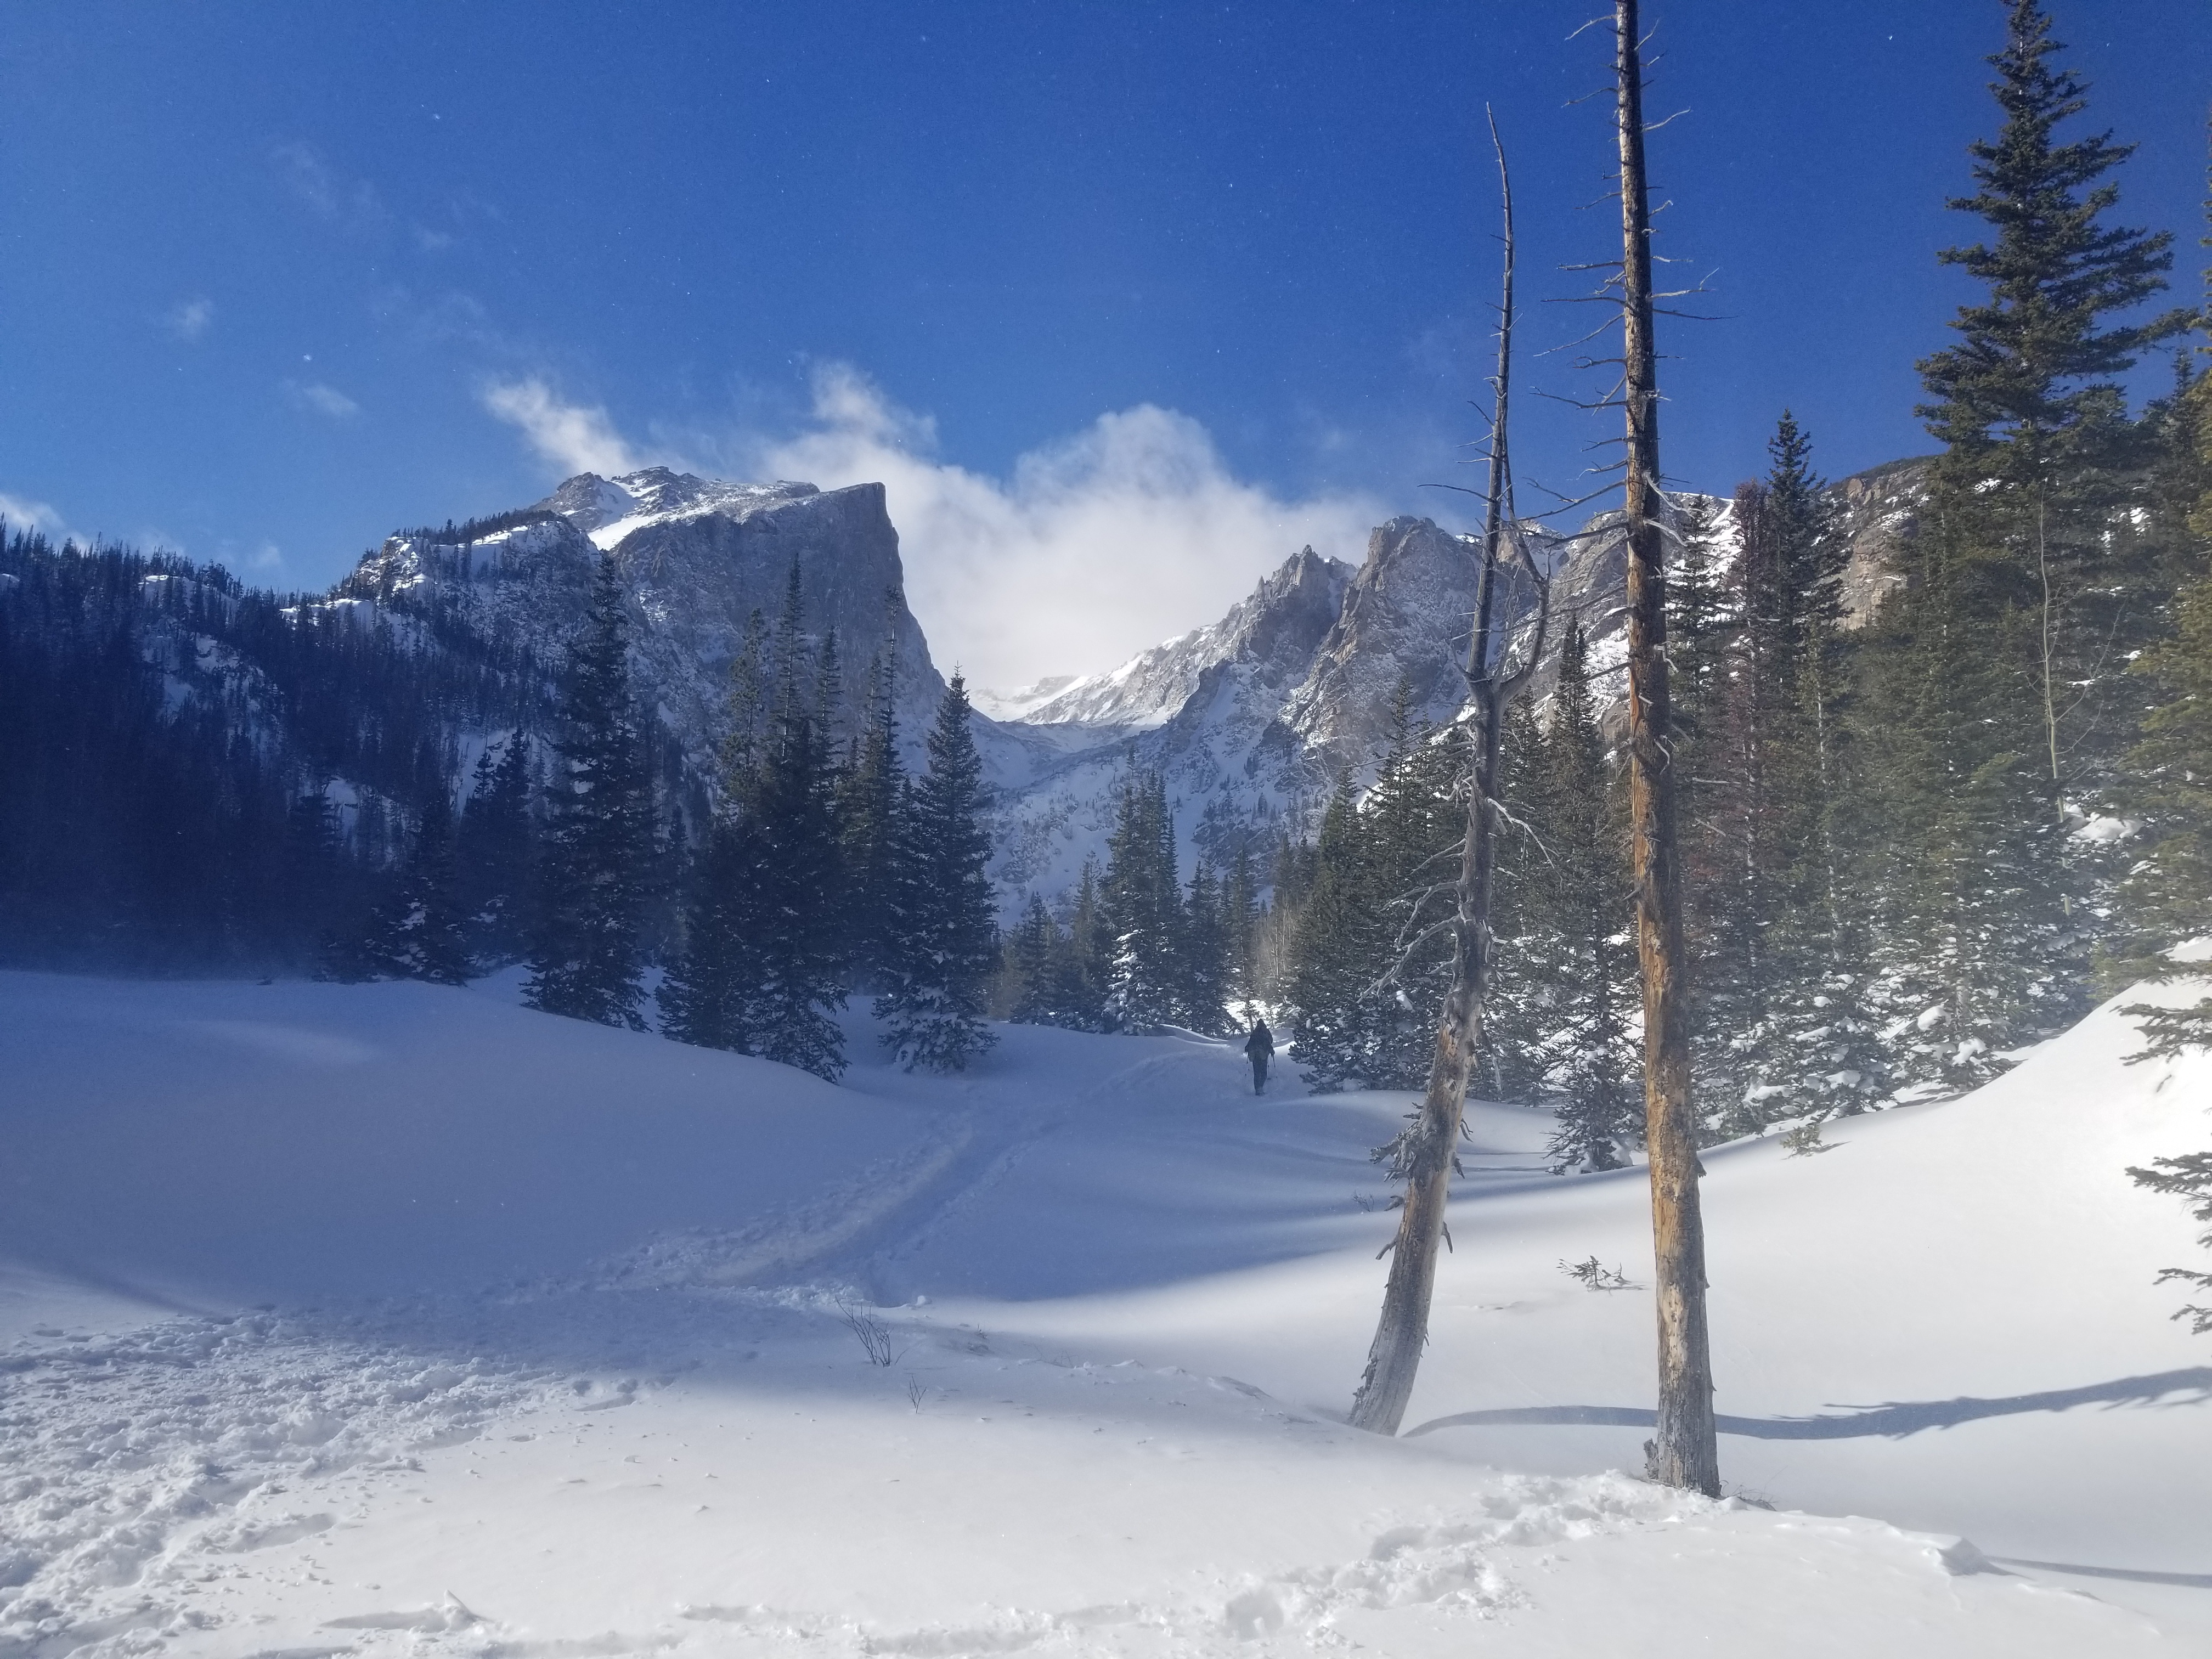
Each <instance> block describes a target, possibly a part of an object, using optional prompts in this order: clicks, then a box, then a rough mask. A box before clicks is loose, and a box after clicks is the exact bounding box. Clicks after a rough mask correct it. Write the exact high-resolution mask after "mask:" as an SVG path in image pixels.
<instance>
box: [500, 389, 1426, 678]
mask: <svg viewBox="0 0 2212 1659" xmlns="http://www.w3.org/2000/svg"><path fill="white" fill-rule="evenodd" d="M811 392H812V402H811V409H810V410H809V412H808V414H807V416H806V417H805V419H803V420H802V421H800V422H798V423H797V427H798V429H797V430H793V431H786V432H782V433H771V434H762V433H757V432H752V433H740V434H736V435H731V434H727V433H724V434H712V433H700V432H690V433H684V432H679V431H676V430H673V429H671V430H666V431H664V430H661V429H658V428H657V429H656V430H655V431H654V433H653V439H652V441H651V453H649V454H648V453H647V452H646V451H645V450H643V449H641V448H640V447H637V446H635V445H633V444H632V443H631V442H630V441H629V440H628V439H626V438H624V437H623V435H622V434H621V433H620V432H619V431H618V430H617V428H616V427H615V424H614V422H613V421H612V420H611V418H610V417H609V416H608V414H607V411H606V410H605V409H604V408H602V407H600V406H599V405H597V404H577V403H570V402H568V401H566V400H565V399H564V398H562V397H561V396H560V395H559V394H558V393H557V392H555V391H554V390H553V389H552V387H551V386H550V385H549V384H548V383H547V382H546V381H545V380H543V379H539V378H537V377H531V378H528V379H524V380H511V381H500V382H495V383H493V384H492V385H490V386H487V387H486V388H485V391H484V392H483V403H484V407H485V408H487V409H488V410H490V411H491V412H492V413H493V414H495V415H496V416H499V418H500V419H501V420H503V421H506V422H509V423H510V424H511V425H513V426H514V427H515V428H517V429H518V430H520V432H521V433H522V435H523V436H524V437H525V438H526V440H527V441H528V442H529V444H530V446H531V447H532V449H533V450H535V451H536V452H537V453H538V455H539V456H540V457H541V458H542V459H544V460H546V461H547V462H549V463H550V464H551V465H553V466H554V467H556V468H557V469H559V470H561V471H562V472H564V473H569V474H573V473H576V472H597V473H599V474H600V475H602V476H603V477H604V476H607V475H611V474H618V473H622V472H627V471H634V470H635V469H636V468H637V467H639V466H641V465H646V464H647V462H648V461H649V460H658V461H663V462H665V463H666V464H667V465H671V466H678V467H682V468H684V469H687V470H689V471H696V472H702V473H707V474H710V475H714V476H720V477H730V478H746V477H750V478H757V479H769V478H797V479H805V480H806V481H808V482H809V483H816V484H818V485H820V486H821V487H822V488H823V489H836V488H838V487H840V486H842V485H845V484H854V483H881V484H883V485H884V487H885V489H886V491H887V493H888V496H889V501H890V513H891V521H892V522H893V523H894V524H895V525H896V526H897V527H898V532H899V544H900V549H901V552H902V556H903V559H904V562H905V565H906V576H907V597H908V602H909V603H910V604H911V605H912V606H913V608H914V611H915V616H916V617H919V618H920V619H921V623H922V626H923V628H924V629H925V630H926V631H927V633H928V635H929V641H930V649H931V652H932V653H933V655H934V656H935V657H936V658H937V659H938V662H939V665H940V666H941V667H943V668H945V669H946V670H948V671H949V670H950V669H951V667H952V666H953V665H955V664H958V665H961V666H962V667H963V668H965V669H966V671H967V672H968V675H969V678H970V679H972V680H973V681H975V683H976V684H979V685H986V686H995V687H1000V688H1006V689H1011V688H1012V687H1014V686H1018V685H1023V684H1029V683H1030V682H1032V681H1035V680H1037V679H1041V678H1044V677H1045V676H1047V675H1049V674H1074V673H1089V672H1097V671H1102V670H1104V669H1108V668H1111V667H1114V666H1115V665H1118V664H1120V663H1121V662H1123V661H1125V660H1127V659H1128V658H1129V657H1132V656H1133V655H1135V654H1136V653H1138V652H1139V651H1141V650H1143V649H1145V648H1146V647H1148V646H1152V645H1156V644H1158V642H1159V641H1162V640H1164V639H1171V638H1173V637H1174V636H1175V635H1177V634H1181V633H1184V632H1187V631H1188V630H1189V629H1193V628H1199V627H1203V626H1204V625H1205V624H1206V623H1210V622H1213V621H1215V620H1216V619H1218V617H1220V616H1221V615H1222V614H1223V612H1225V611H1227V610H1228V609H1229V607H1230V606H1231V605H1234V604H1235V603H1236V602H1237V600H1238V599H1242V598H1243V597H1244V596H1245V595H1246V594H1247V593H1249V592H1250V591H1251V589H1252V587H1253V586H1254V585H1255V584H1256V583H1257V582H1258V581H1259V580H1260V578H1261V577H1262V576H1263V575H1265V574H1267V572H1269V571H1270V570H1273V568H1276V567H1277V566H1278V565H1279V564H1281V563H1282V562H1283V561H1284V560H1285V559H1287V558H1289V557H1290V556H1291V555H1293V554H1295V553H1296V552H1297V550H1299V549H1300V548H1301V547H1304V546H1307V545H1311V546H1312V547H1313V548H1315V549H1316V550H1317V551H1319V552H1321V553H1323V554H1327V555H1334V556H1337V557H1341V558H1351V559H1357V558H1358V557H1359V556H1360V555H1361V553H1362V552H1363V550H1364V547H1365V544H1366V538H1367V532H1368V529H1369V527H1370V526H1372V525H1374V524H1376V523H1377V522H1379V521H1380V520H1381V519H1382V518H1383V517H1384V516H1385V510H1384V508H1383V506H1382V505H1381V504H1380V503H1379V502H1377V501H1374V500H1372V499H1370V498H1368V497H1366V496H1364V495H1353V494H1345V493H1336V494H1318V495H1310V496H1298V497H1285V496H1283V495H1278V494H1276V493H1274V492H1273V491H1271V490H1268V489H1266V488H1264V487H1262V486H1261V485H1258V484H1255V483H1248V482H1246V481H1244V480H1242V479H1239V478H1237V477H1235V476H1234V475H1232V474H1231V471H1230V470H1229V467H1228V464H1227V463H1226V462H1225V460H1224V459H1222V457H1221V453H1220V452H1219V451H1218V449H1216V448H1215V447H1214V443H1213V440H1212V436H1211V435H1209V434H1208V433H1207V432H1206V428H1205V427H1203V426H1202V425H1200V423H1199V422H1196V421H1194V420H1193V419H1191V418H1190V417H1189V416H1187V415H1181V414H1178V413H1176V411H1175V410H1167V409H1161V408H1159V407H1158V406H1156V405H1153V404H1139V405H1138V406H1137V407H1135V408H1133V409H1125V410H1115V411H1114V412H1112V413H1110V414H1106V415H1102V416H1099V417H1098V418H1097V420H1096V421H1094V422H1091V425H1090V426H1089V427H1087V428H1085V429H1084V430H1083V431H1081V432H1079V433H1077V434H1075V435H1073V437H1070V438H1067V439H1066V440H1063V441H1060V442H1057V443H1053V444H1048V445H1045V446H1043V447H1040V448H1038V449H1036V450H1033V451H1031V452H1030V453H1028V454H1025V455H1024V456H1022V457H1021V458H1020V459H1019V460H1018V461H1017V462H1016V464H1015V466H1014V469H1013V472H1012V476H1011V477H1006V478H994V477H990V476H988V475H987V474H984V473H981V472H976V471H971V470H969V468H966V467H963V466H958V465H954V464H953V463H951V462H950V461H946V460H944V459H939V457H938V456H937V455H936V454H935V453H934V452H935V449H936V444H937V434H936V425H935V422H933V421H932V420H931V419H930V418H929V416H927V415H923V414H919V413H917V412H915V411H914V410H908V409H905V408H902V406H900V405H899V404H897V403H896V402H894V401H893V400H892V399H891V398H889V397H887V396H885V395H884V392H883V390H882V389H881V388H880V387H879V386H877V385H876V384H875V383H874V382H873V381H872V380H870V379H868V377H867V376H866V375H865V374H861V373H860V371H859V370H857V369H855V368H852V367H851V366H849V365H847V364H842V363H830V364H826V365H823V366H822V367H821V368H818V369H817V371H816V373H815V374H814V377H813V383H812V387H811Z"/></svg>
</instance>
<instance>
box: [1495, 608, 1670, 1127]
mask: <svg viewBox="0 0 2212 1659" xmlns="http://www.w3.org/2000/svg"><path fill="white" fill-rule="evenodd" d="M1540 764H1541V771H1540V773H1539V775H1538V777H1537V779H1536V781H1535V787H1536V790H1537V792H1538V803H1539V805H1538V808H1537V811H1538V822H1539V823H1541V825H1542V826H1543V834H1544V838H1545V845H1546V847H1547V850H1548V851H1549V854H1550V856H1549V858H1548V859H1547V860H1545V861H1544V863H1543V864H1542V865H1541V866H1538V867H1537V868H1536V869H1535V870H1534V871H1533V872H1532V874H1533V876H1534V879H1533V880H1531V881H1529V882H1528V887H1529V888H1530V889H1531V890H1532V892H1531V895H1530V897H1531V898H1532V899H1533V901H1534V902H1533V903H1531V902H1527V901H1524V905H1523V911H1522V918H1523V923H1524V926H1525V925H1527V923H1528V921H1534V923H1535V926H1534V927H1532V928H1530V930H1529V932H1528V933H1525V934H1524V935H1523V936H1522V938H1521V939H1518V940H1516V941H1515V944H1514V947H1513V950H1512V951H1511V952H1510V954H1511V956H1512V957H1515V958H1516V959H1518V960H1520V961H1521V962H1522V963H1523V964H1524V965H1523V966H1522V969H1521V971H1522V972H1523V973H1524V974H1529V975H1534V976H1538V977H1540V978H1541V981H1542V982H1543V984H1544V986H1545V988H1546V991H1547V995H1546V996H1545V997H1544V999H1543V1001H1544V1006H1545V1008H1546V1013H1547V1024H1548V1026H1549V1030H1548V1031H1547V1034H1546V1036H1545V1039H1544V1042H1543V1044H1542V1048H1541V1052H1542V1054H1544V1056H1545V1061H1546V1065H1545V1085H1546V1089H1547V1094H1549V1095H1550V1096H1551V1097H1552V1099H1553V1103H1554V1109H1555V1110H1556V1112H1557V1114H1558V1121H1559V1127H1558V1130H1557V1131H1556V1133H1554V1134H1553V1138H1552V1142H1551V1146H1550V1152H1551V1155H1552V1156H1553V1158H1557V1159H1558V1160H1559V1161H1560V1163H1561V1164H1579V1165H1581V1166H1583V1167H1584V1168H1588V1169H1594V1170H1610V1169H1617V1168H1619V1167H1620V1164H1622V1163H1623V1162H1624V1161H1625V1159H1624V1157H1623V1151H1622V1149H1623V1148H1624V1147H1625V1146H1628V1145H1631V1144H1632V1143H1633V1142H1634V1141H1635V1139H1636V1138H1637V1135H1638V1130H1639V1128H1640V1127H1641V1124H1642V1119H1643V1101H1642V1098H1641V1093H1640V1091H1638V1089H1637V1088H1636V1087H1635V1085H1633V1084H1632V1082H1631V1080H1630V1079H1631V1078H1632V1075H1633V1073H1634V1068H1635V1065H1636V1054H1635V1052H1634V1049H1633V1048H1632V1045H1631V1043H1630V1042H1629V1037H1628V1031H1629V1020H1628V1012H1629V1009H1630V1007H1631V1006H1632V998H1633V995H1634V990H1633V976H1634V973H1635V961H1634V957H1635V950H1634V946H1633V945H1632V942H1631V940H1630V939H1629V937H1628V935H1627V932H1626V927H1625V925H1624V919H1625V909H1626V907H1625V905H1624V904H1623V902H1622V900H1623V896H1624V895H1625V894H1626V893H1627V892H1628V890H1629V876H1628V845H1627V823H1626V814H1625V813H1624V811H1623V810H1622V802H1621V799H1620V788H1619V787H1618V784H1617V782H1616V781H1615V780H1614V778H1613V775H1612V774H1611V769H1610V768H1609V767H1608V765H1607V759H1606V747H1605V739H1604V737H1603V735H1602V734H1601V732H1599V730H1598V723H1597V709H1596V705H1595V699H1594V698H1593V697H1592V696H1591V692H1590V684H1589V649H1588V645H1587V642H1586V641H1585V640H1584V638H1583V631H1582V624H1581V622H1580V620H1579V619H1578V618H1570V619H1569V621H1568V623H1567V630H1566V634H1565V637H1564V638H1563V639H1562V641H1560V646H1559V681H1558V684H1557V688H1556V690H1554V691H1553V699H1552V718H1551V725H1550V727H1549V729H1548V730H1547V732H1545V733H1544V740H1543V744H1542V749H1541V763H1540ZM1531 911H1533V912H1534V915H1533V916H1531V915H1530V914H1529V913H1530V912H1531ZM1504 954H1506V953H1504V952H1501V955H1504Z"/></svg>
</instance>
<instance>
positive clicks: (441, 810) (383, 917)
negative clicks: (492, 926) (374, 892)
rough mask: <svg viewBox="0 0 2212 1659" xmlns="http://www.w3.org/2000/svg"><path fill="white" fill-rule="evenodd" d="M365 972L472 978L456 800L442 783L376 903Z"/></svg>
mask: <svg viewBox="0 0 2212 1659" xmlns="http://www.w3.org/2000/svg"><path fill="white" fill-rule="evenodd" d="M364 965H365V967H366V969H367V970H368V971H367V975H366V976H367V977H370V978H375V979H420V980H427V981H429V982H430V983H432V984H434V985H465V984H467V983H468V981H469V978H470V974H471V963H470V960H469V949H468V934H467V929H466V921H465V912H464V911H463V909H462V908H461V902H460V896H459V890H458V884H457V882H456V879H455V873H454V858H453V801H452V799H451V797H449V796H448V795H447V793H446V791H445V789H444V788H443V787H439V788H437V789H434V790H433V791H432V792H431V793H430V797H429V799H428V802H426V803H425V805H423V808H422V816H421V818H420V820H419V821H418V823H417V824H416V831H415V845H414V850H413V852H412V854H410V857H409V859H408V861H407V866H406V868H405V871H404V873H403V874H402V875H401V877H400V878H399V879H398V881H397V882H396V883H395V884H393V886H392V890H391V891H390V893H389V894H388V895H387V896H386V900H385V902H384V903H383V904H382V905H380V907H379V908H378V912H377V915H376V917H375V921H374V927H373V928H372V931H371V933H370V935H369V939H368V945H367V948H366V951H365V957H364Z"/></svg>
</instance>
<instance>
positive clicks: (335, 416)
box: [284, 380, 361, 421]
mask: <svg viewBox="0 0 2212 1659" xmlns="http://www.w3.org/2000/svg"><path fill="white" fill-rule="evenodd" d="M284 395H285V396H286V397H287V398H290V399H291V401H292V404H293V406H294V407H295V408H298V409H305V410H313V412H314V413H316V414H318V415H325V416H329V417H330V418H331V420H333V421H349V420H351V419H352V418H353V417H354V416H356V415H358V414H360V413H361V405H360V404H357V403H356V402H354V400H353V399H352V398H349V397H347V396H346V395H345V393H344V392H341V391H339V390H338V389H337V387H336V386H325V385H324V384H323V383H322V382H321V381H319V380H311V381H309V382H307V384H306V385H304V386H303V385H301V383H300V382H299V381H297V380H287V381H285V382H284Z"/></svg>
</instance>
